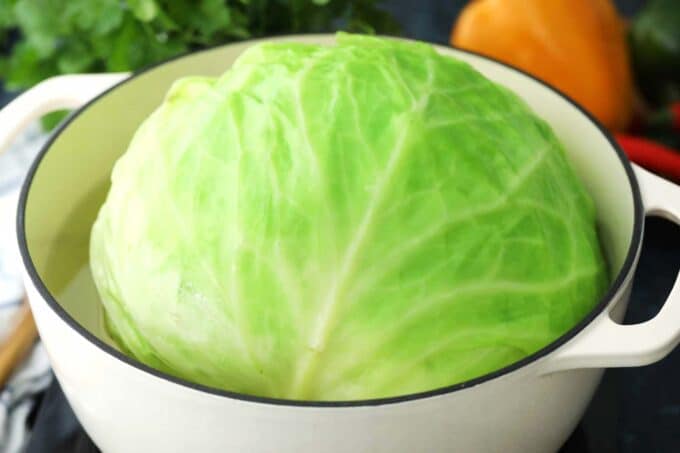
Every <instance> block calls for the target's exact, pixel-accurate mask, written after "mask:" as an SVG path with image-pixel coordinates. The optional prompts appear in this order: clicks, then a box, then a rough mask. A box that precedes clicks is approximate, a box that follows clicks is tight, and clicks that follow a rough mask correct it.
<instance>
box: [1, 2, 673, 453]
mask: <svg viewBox="0 0 680 453" xmlns="http://www.w3.org/2000/svg"><path fill="white" fill-rule="evenodd" d="M383 3H384V4H385V7H386V9H389V10H390V11H392V12H393V13H394V14H395V15H396V16H397V18H398V19H399V20H400V22H401V23H402V24H403V27H404V34H405V35H407V36H409V37H412V38H416V39H422V40H426V41H431V42H437V43H446V42H447V39H448V34H449V30H450V27H451V23H452V22H453V21H454V18H455V17H456V15H457V14H458V12H459V10H460V8H461V7H462V6H463V5H464V4H465V3H467V2H466V1H465V0H449V1H442V0H422V1H418V2H416V1H411V0H391V1H385V2H383ZM642 3H643V0H619V1H618V2H617V4H618V5H619V7H620V9H621V11H622V12H624V13H625V14H632V13H633V12H635V11H636V10H637V8H638V7H639V6H640V5H641V4H642ZM3 96H4V97H3ZM8 98H9V96H7V95H3V94H2V92H1V90H0V105H2V104H3V103H4V102H6V100H7V99H8ZM678 269H680V228H679V227H677V226H676V225H673V224H671V223H670V222H668V221H665V220H662V219H658V218H650V219H648V220H647V222H646V231H645V239H644V246H643V251H642V256H641V259H640V265H639V269H638V273H637V275H636V277H635V286H634V289H633V294H632V298H631V305H630V308H629V310H628V314H627V316H626V322H627V323H634V322H640V321H643V320H646V319H649V318H650V317H652V316H653V315H654V314H655V313H656V312H658V310H659V308H660V305H661V304H662V301H663V300H664V298H665V296H666V295H667V294H668V292H669V291H670V288H671V287H672V285H673V280H674V278H675V275H676V274H677V272H678ZM678 322H679V323H680V320H678ZM30 423H31V425H32V427H33V436H32V437H31V440H30V443H29V445H28V447H27V450H26V451H27V453H48V452H54V453H60V452H64V453H67V452H68V453H84V452H97V451H98V450H97V449H96V447H95V446H94V445H93V444H92V442H91V441H90V439H89V438H88V437H87V435H86V434H85V432H84V431H83V430H82V428H81V427H80V425H79V424H78V422H77V420H76V419H75V417H74V416H73V413H72V411H71V409H70V407H69V406H68V403H67V402H66V400H65V399H64V396H63V394H62V393H61V390H60V388H59V386H58V384H57V382H56V381H55V382H54V384H53V385H52V387H51V388H50V389H48V391H47V392H45V394H44V395H43V396H42V397H41V401H40V403H39V404H38V405H37V406H36V409H35V411H34V413H33V414H32V417H31V418H30ZM490 434H493V433H490ZM577 452H578V453H587V452H596V453H647V452H655V453H678V452H680V349H678V350H676V351H674V352H673V353H671V354H670V355H669V356H668V357H666V358H665V359H664V360H662V361H660V362H658V363H656V364H654V365H650V366H646V367H640V368H630V369H612V370H608V371H607V372H606V373H605V377H604V379H603V381H602V383H601V385H600V387H599V389H598V391H597V393H596V395H595V397H594V399H593V401H592V403H591V405H590V406H589V408H588V411H587V413H586V415H585V416H584V418H583V420H582V422H581V423H580V424H579V426H578V428H577V429H576V431H575V432H574V433H573V435H572V436H571V438H570V439H569V441H568V442H567V443H566V444H565V446H564V447H563V449H562V451H561V453H577Z"/></svg>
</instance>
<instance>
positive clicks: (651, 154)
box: [616, 134, 680, 181]
mask: <svg viewBox="0 0 680 453" xmlns="http://www.w3.org/2000/svg"><path fill="white" fill-rule="evenodd" d="M616 141H618V142H619V145H621V148H623V151H624V152H625V153H626V155H627V156H628V158H629V159H630V160H632V161H633V162H635V163H636V164H639V165H641V166H642V167H645V168H647V169H648V170H651V171H653V172H655V173H659V174H661V175H664V176H667V177H669V178H671V179H673V180H675V181H680V152H679V151H677V150H675V149H673V148H669V147H668V146H664V145H661V144H659V143H656V142H653V141H651V140H647V139H645V138H641V137H634V136H632V135H626V134H616Z"/></svg>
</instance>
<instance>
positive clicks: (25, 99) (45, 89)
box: [0, 73, 129, 154]
mask: <svg viewBox="0 0 680 453" xmlns="http://www.w3.org/2000/svg"><path fill="white" fill-rule="evenodd" d="M128 75H129V74H127V73H111V74H73V75H62V76H56V77H51V78H49V79H45V80H43V81H42V82H40V83H39V84H37V85H36V86H34V87H33V88H31V89H29V90H28V91H26V92H24V93H22V94H20V95H19V96H18V97H17V98H16V99H14V100H13V101H12V102H10V103H9V104H7V105H6V106H5V108H3V109H2V110H0V154H1V153H2V152H3V151H5V150H6V149H7V148H8V147H9V145H10V144H12V142H13V141H14V138H15V137H16V136H17V134H18V133H19V132H20V131H21V130H22V129H24V128H25V127H26V126H27V125H28V124H29V123H31V122H32V121H33V120H35V119H37V118H40V117H41V116H42V115H44V114H46V113H49V112H53V111H55V110H62V109H73V108H77V107H80V106H82V105H83V104H85V103H86V102H87V101H89V100H90V99H92V98H94V97H95V96H97V95H98V94H100V93H101V92H103V91H105V90H106V89H107V88H110V87H111V86H113V85H115V84H116V83H118V82H120V81H121V80H123V79H125V78H126V77H127V76H128Z"/></svg>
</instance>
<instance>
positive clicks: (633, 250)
mask: <svg viewBox="0 0 680 453" xmlns="http://www.w3.org/2000/svg"><path fill="white" fill-rule="evenodd" d="M304 36H319V37H320V36H332V35H330V34H329V35H304V34H303V35H288V36H273V37H270V38H264V39H256V40H247V41H240V42H237V43H230V44H223V45H219V46H214V47H209V48H206V49H202V50H199V51H194V52H188V53H185V54H182V55H178V56H175V57H173V58H170V59H167V60H165V61H162V62H160V63H156V64H154V65H150V66H148V67H146V68H144V69H142V70H139V71H137V72H135V73H133V74H132V75H130V77H127V78H125V79H124V80H122V81H120V82H118V83H116V84H115V85H113V86H112V87H110V88H108V89H107V90H105V91H103V92H102V93H100V94H99V95H97V96H96V97H94V98H93V99H91V100H90V101H88V102H87V103H86V104H84V105H83V106H82V107H80V108H79V109H77V110H76V111H75V112H73V113H72V114H71V115H70V116H69V117H68V118H67V119H66V120H65V121H64V122H62V124H61V125H60V126H59V127H58V128H57V129H56V130H55V131H54V133H53V134H52V135H51V136H50V138H49V139H48V141H47V142H46V143H45V144H44V145H43V146H42V148H41V150H40V152H39V153H38V155H37V156H36V157H35V159H34V161H33V163H32V165H31V167H30V169H29V171H28V174H27V176H26V179H25V180H24V183H23V185H22V188H21V193H20V197H19V205H18V211H17V235H18V242H19V249H20V252H21V257H22V260H23V263H24V266H25V268H26V271H27V273H28V275H29V277H30V278H31V281H32V282H33V285H34V286H35V288H36V289H37V290H38V292H39V293H40V295H41V296H42V297H43V299H44V300H45V301H46V302H47V305H48V306H49V307H50V308H51V309H52V310H53V311H54V312H55V313H56V314H57V316H58V317H59V318H61V320H62V321H64V322H65V323H66V324H67V325H68V326H69V327H71V328H72V329H73V330H75V331H76V332H77V333H78V334H80V335H81V336H82V337H83V338H84V339H85V340H87V341H89V342H90V343H92V344H94V345H95V346H97V347H98V348H99V349H100V350H102V351H103V352H104V353H106V354H108V355H110V356H112V357H113V358H114V359H117V360H119V361H121V362H123V363H125V364H127V365H129V366H131V367H133V368H136V369H137V370H138V371H141V372H144V373H148V374H151V375H152V376H154V377H156V378H160V379H162V380H164V381H167V382H171V383H173V384H177V385H180V386H182V387H186V388H189V389H192V390H196V391H199V392H203V393H206V394H210V395H214V396H219V397H226V398H231V399H236V400H241V401H248V402H253V403H262V404H269V405H277V406H290V407H366V406H379V405H388V404H395V403H404V402H408V401H415V400H422V399H426V398H430V397H435V396H440V395H447V394H451V393H454V392H457V391H460V390H464V389H467V388H470V387H474V386H477V385H480V384H483V383H485V382H488V381H491V380H493V379H496V378H499V377H501V376H505V375H507V374H509V373H511V372H513V371H516V370H519V369H520V368H523V367H524V366H526V365H529V364H531V363H533V362H535V361H537V360H539V359H541V358H543V357H545V356H547V355H548V354H550V353H552V352H553V351H555V350H556V349H558V348H559V347H560V346H562V345H564V344H565V343H567V342H568V341H569V340H571V339H572V338H574V336H576V335H577V334H578V333H579V332H581V331H582V330H583V329H584V328H585V327H586V326H587V325H588V324H590V323H591V322H592V321H593V320H594V319H595V318H596V317H597V316H598V315H599V314H600V313H601V312H602V311H603V310H604V309H605V307H607V306H608V305H609V304H610V302H612V300H614V298H615V296H616V295H617V293H618V292H619V290H620V289H621V287H622V286H623V284H624V282H625V281H626V278H627V277H628V275H629V274H630V273H631V271H632V269H633V268H634V265H635V263H636V260H637V255H638V251H639V248H640V245H641V241H642V230H643V224H644V213H643V207H642V198H641V196H640V188H639V185H638V182H637V179H636V178H635V174H634V172H633V168H632V166H631V164H630V162H629V160H628V158H627V157H626V155H625V154H624V152H623V151H622V150H621V148H620V146H619V145H618V143H617V142H616V140H615V139H614V138H613V137H612V135H611V134H610V133H609V131H607V130H606V129H605V127H604V126H603V125H602V124H601V123H600V122H599V121H598V120H596V119H595V118H594V117H593V116H592V115H591V114H590V113H589V112H587V111H586V110H585V109H584V108H583V107H581V106H580V105H579V104H578V103H576V102H575V101H574V100H573V99H571V98H570V97H569V96H568V95H566V94H565V93H563V92H561V91H560V90H558V89H556V88H554V87H552V86H551V85H549V84H547V83H545V82H543V81H542V80H539V79H538V78H536V77H534V76H532V75H531V74H529V73H527V72H526V71H524V70H521V69H519V68H517V67H515V66H512V65H509V64H507V63H503V62H501V61H499V60H496V59H494V58H490V57H488V56H486V55H483V54H481V53H478V52H472V51H469V50H465V49H460V48H457V47H446V46H441V45H436V44H433V46H435V47H436V48H439V49H454V50H456V51H458V52H462V53H466V54H470V55H474V56H476V57H481V58H483V59H486V60H489V61H492V62H494V63H497V64H499V65H501V66H504V67H505V68H507V69H509V70H512V71H515V72H518V73H520V74H523V75H524V76H526V77H528V78H530V79H532V80H533V81H534V82H536V83H538V84H540V85H542V86H543V87H545V88H547V89H548V90H551V91H553V92H554V93H556V94H557V95H559V96H560V97H561V98H562V99H564V100H565V101H566V102H568V103H569V104H571V105H572V106H573V107H575V108H576V109H577V110H578V111H579V112H580V113H581V114H582V115H584V116H585V117H586V118H587V119H588V120H589V121H590V122H591V123H592V124H593V125H594V126H595V127H596V128H598V129H599V131H600V133H601V134H602V135H603V136H604V137H605V138H606V139H607V141H608V142H609V144H610V146H611V148H612V150H613V151H614V152H615V153H616V154H617V156H618V158H619V160H620V162H621V165H622V166H623V168H624V170H625V172H626V176H627V177H628V182H629V185H630V190H631V193H632V196H633V205H634V219H633V220H634V225H633V235H632V238H631V242H630V246H629V248H628V251H627V254H626V258H625V261H624V263H623V266H622V267H621V270H620V271H619V273H618V274H617V276H616V278H615V279H614V281H613V282H612V283H611V284H610V287H609V289H608V290H607V292H606V293H605V294H604V295H603V296H602V298H601V299H600V301H599V302H598V304H597V305H596V306H595V307H594V308H593V309H592V310H591V311H590V313H588V315H586V316H585V317H584V318H583V319H582V320H581V321H580V322H579V323H578V324H576V325H575V326H574V327H572V328H571V329H569V330H568V331H567V332H566V333H564V334H563V335H561V336H560V337H559V338H557V339H556V340H554V341H553V342H551V343H549V344H548V345H546V346H545V347H543V348H541V349H540V350H538V351H536V352H534V353H533V354H531V355H529V356H527V357H524V358H523V359H521V360H519V361H517V362H514V363H512V364H510V365H508V366H505V367H503V368H501V369H498V370H496V371H493V372H491V373H487V374H485V375H482V376H479V377H476V378H474V379H470V380H467V381H464V382H460V383H457V384H454V385H449V386H445V387H440V388H436V389H433V390H428V391H425V392H418V393H412V394H407V395H399V396H394V397H387V398H374V399H366V400H348V401H303V400H289V399H280V398H269V397H261V396H254V395H248V394H244V393H238V392H233V391H228V390H221V389H217V388H214V387H208V386H205V385H201V384H196V383H194V382H191V381H188V380H185V379H182V378H179V377H176V376H172V375H170V374H167V373H164V372H161V371H158V370H156V369H154V368H151V367H149V366H148V365H145V364H143V363H141V362H139V361H137V360H136V359H133V358H131V357H128V356H127V355H125V354H123V353H121V352H120V351H118V350H117V349H115V348H113V347H112V346H110V345H108V344H106V343H105V342H104V341H102V340H101V339H99V338H97V337H96V336H95V335H94V334H92V333H91V332H90V331H88V330H87V329H85V328H84V327H83V326H81V325H80V324H78V322H76V320H75V319H73V318H72V317H71V316H70V315H69V314H68V313H67V312H66V310H64V308H63V307H62V306H61V305H60V304H59V303H58V302H57V301H56V298H55V297H54V296H53V295H52V294H51V293H50V292H49V290H48V289H47V286H46V285H45V283H44V282H43V281H42V279H41V278H40V276H39V275H38V272H37V270H36V268H35V265H34V264H33V260H32V258H31V255H30V253H29V251H28V244H27V240H26V229H25V226H26V223H25V222H26V215H25V214H26V203H27V199H28V194H29V192H30V189H31V184H32V182H33V178H34V176H35V174H36V171H37V170H38V168H39V166H40V163H41V162H42V159H43V158H44V157H45V155H46V154H47V152H48V151H49V149H50V147H51V145H52V144H53V143H54V141H55V140H56V139H57V137H59V136H60V135H61V133H62V132H63V131H64V130H65V129H66V128H67V127H68V126H69V124H71V122H73V120H74V119H75V118H77V117H78V116H79V115H80V114H81V113H82V112H84V111H85V110H87V109H88V108H89V107H90V106H91V105H92V104H94V103H95V102H97V101H98V100H99V99H101V98H103V97H105V96H107V95H108V94H110V93H111V92H112V91H114V90H116V88H118V87H120V86H122V85H124V84H126V83H128V82H129V81H131V80H134V79H135V78H137V77H139V76H140V75H142V74H145V73H147V72H149V71H151V70H153V69H155V68H156V67H159V66H162V65H163V64H165V63H168V62H171V61H174V60H177V59H180V58H183V57H186V56H190V55H194V54H197V53H201V52H208V51H211V50H215V49H217V48H220V47H225V46H229V45H234V44H244V43H248V42H252V43H255V42H258V41H265V40H271V39H279V38H293V39H294V38H296V37H304Z"/></svg>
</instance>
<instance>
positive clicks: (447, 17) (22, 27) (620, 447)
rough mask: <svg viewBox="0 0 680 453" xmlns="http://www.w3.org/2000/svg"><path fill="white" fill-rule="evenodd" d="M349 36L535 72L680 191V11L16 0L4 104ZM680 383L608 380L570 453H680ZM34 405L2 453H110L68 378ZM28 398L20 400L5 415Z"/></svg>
mask: <svg viewBox="0 0 680 453" xmlns="http://www.w3.org/2000/svg"><path fill="white" fill-rule="evenodd" d="M334 30H349V31H353V32H360V33H380V34H389V35H399V36H404V37H409V38H413V39H419V40H424V41H429V42H433V43H438V44H443V45H449V44H454V45H456V46H458V47H461V48H465V49H470V50H474V51H477V52H480V53H483V54H486V55H490V56H492V57H494V58H497V59H499V60H502V61H505V62H507V63H510V64H512V65H514V66H517V67H520V68H521V69H523V70H525V71H527V72H529V73H531V74H532V75H534V76H536V77H538V78H540V79H542V80H544V81H546V82H548V83H550V84H552V85H554V86H556V87H557V88H558V89H560V90H561V91H563V92H565V93H566V94H568V95H569V96H570V97H572V98H573V99H575V100H576V101H577V102H579V103H580V104H581V105H582V106H583V107H584V108H586V109H587V110H588V111H589V112H590V113H591V114H592V115H594V116H595V117H596V118H598V120H599V121H600V122H601V123H602V124H603V125H604V126H605V127H606V128H607V129H608V130H609V131H610V132H611V133H612V134H615V137H616V139H617V140H618V142H619V144H620V145H621V146H622V148H623V149H624V151H625V152H626V153H627V154H628V156H629V157H630V158H631V160H633V161H635V162H637V163H639V164H640V165H643V166H645V167H647V168H648V169H650V170H652V171H654V172H656V173H658V174H660V175H662V176H664V177H666V178H668V179H670V180H675V181H676V182H678V181H680V152H678V151H677V149H680V0H617V1H613V0H477V1H473V2H469V1H465V0H419V1H416V0H384V1H374V0H197V1H193V0H172V1H171V0H61V1H60V0H0V106H2V105H4V104H5V103H7V102H9V101H10V100H11V99H12V98H13V97H14V96H16V95H17V94H18V93H20V92H21V91H22V90H25V89H27V88H29V87H30V86H32V85H34V84H36V83H38V82H40V81H41V80H43V79H45V78H47V77H50V76H53V75H57V74H62V73H77V72H106V71H130V70H138V69H140V68H143V67H145V66H147V65H150V64H153V63H156V62H158V61H162V60H165V59H167V58H170V57H172V56H174V55H178V54H182V53H185V52H188V51H192V50H196V49H200V48H202V47H207V46H213V45H218V44H221V43H226V42H232V41H238V40H243V39H249V38H252V37H260V36H269V35H277V34H290V33H310V32H324V31H334ZM65 114H66V113H65V112H61V113H56V114H51V115H48V116H47V117H44V118H43V120H42V122H41V124H40V125H36V126H35V127H34V128H33V129H32V130H31V131H29V133H28V135H26V136H25V137H20V138H19V141H18V143H17V144H16V145H15V147H14V148H13V149H12V150H11V152H10V154H8V155H5V156H0V201H1V200H2V194H3V190H10V189H12V188H14V190H15V189H16V187H17V185H18V183H19V182H20V180H21V178H22V175H23V173H22V172H23V171H25V169H26V167H27V165H28V164H29V163H30V160H31V159H32V156H33V155H34V154H35V153H36V152H37V149H38V148H39V146H40V144H41V143H42V142H43V141H44V139H45V137H46V135H47V134H48V133H49V131H51V130H52V129H53V128H54V127H55V125H56V124H58V122H59V121H61V120H62V119H63V118H64V115H65ZM1 126H2V125H0V127H1ZM3 188H4V189H3ZM0 208H1V206H0ZM3 216H4V217H6V218H7V219H9V218H10V216H13V212H10V210H5V211H2V210H1V209H0V221H1V220H2V219H3ZM8 224H9V222H8ZM0 226H1V222H0ZM645 229H646V236H645V243H644V247H643V253H642V257H641V265H640V272H639V273H638V275H636V282H635V288H634V293H633V297H632V302H631V304H632V306H631V307H630V309H629V314H628V316H627V319H626V322H628V323H634V322H641V321H644V320H646V319H649V318H650V317H652V316H654V314H656V312H658V310H659V305H660V303H661V301H662V300H663V299H664V297H665V296H666V295H667V294H668V292H669V290H670V288H671V286H672V284H673V279H674V277H675V275H676V273H677V271H678V268H680V231H679V230H680V229H678V227H677V226H675V225H672V224H671V223H669V222H666V221H664V220H661V219H648V220H647V223H646V226H645ZM2 236H3V233H2V231H1V229H0V239H2ZM2 252H3V244H2V241H1V240H0V306H1V305H2V296H3V292H2V291H1V290H3V287H2V285H3V284H4V285H5V287H4V289H5V290H7V288H8V287H9V286H7V285H10V284H14V285H17V283H16V282H14V283H11V282H12V280H11V278H12V275H13V274H12V273H11V271H9V270H8V266H9V265H7V264H5V280H3V265H2V263H3V256H2ZM8 275H9V277H8ZM3 282H4V283H3ZM7 282H10V283H7ZM17 288H18V287H17ZM17 291H18V289H17ZM9 293H11V291H9V292H8V291H5V294H9ZM13 294H14V296H12V295H11V294H10V296H7V297H9V299H10V300H11V299H12V297H16V291H15V293H13ZM12 303H14V302H12ZM1 321H2V320H1V319H0V324H1ZM1 330H2V326H1V325H0V331H1ZM24 366H26V365H24ZM45 366H47V365H45ZM678 383H680V351H675V352H674V353H672V354H671V355H670V356H669V357H667V358H666V359H665V360H663V361H661V362H659V363H657V364H655V365H652V366H648V367H642V368H636V369H618V370H609V371H607V373H606V374H605V378H604V381H603V383H602V385H601V386H600V388H599V390H598V392H597V394H596V396H595V399H594V400H593V403H592V404H591V406H590V408H589V410H588V412H587V414H586V416H585V418H584V419H583V421H582V422H581V424H580V425H579V427H578V428H577V430H576V432H575V433H574V435H573V436H572V437H571V438H570V439H569V441H568V442H567V444H566V445H565V446H564V448H563V453H569V452H585V453H587V452H598V453H600V452H601V453H647V452H657V453H677V452H680V386H679V385H678ZM47 386H49V387H47ZM24 396H25V399H24V400H23V401H24V402H25V403H26V409H25V410H24V412H23V413H22V414H23V415H22V417H21V418H17V416H16V415H15V414H14V413H13V412H12V411H11V410H9V409H7V413H6V414H3V409H2V407H3V405H2V404H0V453H5V452H13V451H27V452H40V453H45V452H70V453H73V452H86V451H87V452H95V451H97V450H96V448H95V447H94V445H92V444H91V442H90V441H89V439H88V438H87V435H86V434H85V433H84V432H83V431H82V429H81V428H80V426H79V425H78V423H77V421H76V420H75V418H74V416H73V414H72V412H71V410H70V408H69V406H68V404H67V402H66V401H65V400H64V398H63V395H62V394H61V392H60V389H59V387H58V384H57V383H56V381H52V382H51V384H50V382H49V381H47V382H45V384H44V385H41V386H37V387H34V388H33V387H32V388H31V390H30V391H27V392H26V394H25V395H24ZM12 398H14V397H13V396H11V395H10V396H7V389H4V390H3V392H2V394H0V403H1V402H5V401H14V400H12ZM13 404H14V403H12V404H7V405H6V406H7V407H15V406H17V407H18V403H16V404H14V405H13ZM22 404H23V403H22ZM22 407H23V406H22ZM15 412H16V411H15ZM5 417H6V418H5ZM8 420H9V421H8ZM3 424H4V425H5V427H4V428H3ZM10 425H11V429H10V428H7V427H8V426H10ZM537 429H540V427H539V428H537ZM12 430H15V431H12ZM10 431H11V432H10ZM12 433H13V434H12ZM16 433H20V435H19V437H16V436H17V434H16ZM490 435H493V433H490ZM11 436H15V437H12V440H11V442H10V440H9V439H10V437H11Z"/></svg>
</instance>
